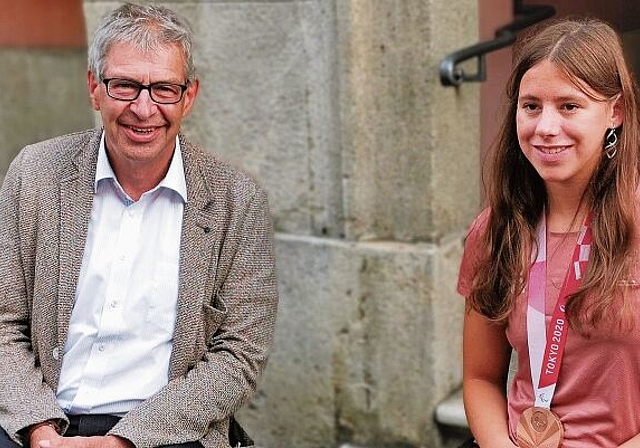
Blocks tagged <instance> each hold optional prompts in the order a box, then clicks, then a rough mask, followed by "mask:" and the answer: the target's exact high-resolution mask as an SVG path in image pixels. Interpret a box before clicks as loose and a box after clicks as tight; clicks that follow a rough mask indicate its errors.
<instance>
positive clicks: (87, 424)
mask: <svg viewBox="0 0 640 448" xmlns="http://www.w3.org/2000/svg"><path fill="white" fill-rule="evenodd" d="M118 420H120V418H119V417H114V416H113V415H78V416H76V415H70V416H69V422H70V423H69V429H67V432H66V433H65V434H64V435H65V437H67V436H68V437H72V436H84V437H88V436H103V435H105V434H106V433H107V432H109V430H110V429H111V428H113V427H114V426H115V424H116V423H118ZM0 448H20V445H18V444H16V443H15V442H14V441H13V440H11V439H10V438H9V436H8V435H7V433H6V432H5V431H4V430H0ZM158 448H202V445H201V444H200V443H198V442H188V443H183V444H181V445H164V446H162V447H158Z"/></svg>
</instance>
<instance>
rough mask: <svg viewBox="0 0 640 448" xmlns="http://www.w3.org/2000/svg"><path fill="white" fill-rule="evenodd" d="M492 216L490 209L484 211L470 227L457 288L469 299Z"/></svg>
mask: <svg viewBox="0 0 640 448" xmlns="http://www.w3.org/2000/svg"><path fill="white" fill-rule="evenodd" d="M490 215H491V210H490V209H489V208H485V209H484V210H482V211H481V212H480V214H479V215H478V216H476V218H475V219H474V220H473V222H472V223H471V225H470V226H469V230H468V232H467V236H466V238H465V242H464V252H463V254H462V260H461V262H460V270H459V272H458V287H457V289H458V292H459V293H460V294H461V295H462V296H464V297H467V296H468V295H469V293H470V292H471V284H472V282H473V277H474V276H475V273H476V271H477V269H478V266H479V263H480V262H481V261H482V258H483V257H482V254H483V253H484V251H483V247H484V246H483V244H482V238H483V237H484V234H485V232H486V231H487V227H488V225H489V216H490Z"/></svg>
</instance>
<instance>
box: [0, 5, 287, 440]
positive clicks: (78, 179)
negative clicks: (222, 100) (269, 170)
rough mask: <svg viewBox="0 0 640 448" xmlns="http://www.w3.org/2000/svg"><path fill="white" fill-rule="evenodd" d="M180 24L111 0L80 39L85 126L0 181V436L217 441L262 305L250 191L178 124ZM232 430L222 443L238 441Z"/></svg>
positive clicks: (265, 257) (253, 343) (184, 45)
mask: <svg viewBox="0 0 640 448" xmlns="http://www.w3.org/2000/svg"><path fill="white" fill-rule="evenodd" d="M191 46H192V41H191V36H190V31H189V28H188V26H187V25H186V23H185V22H184V20H183V19H181V18H180V17H178V16H177V15H176V14H175V13H173V12H172V11H170V10H168V9H166V8H163V7H156V6H135V5H131V4H126V5H124V6H122V7H120V8H119V9H117V10H116V11H114V12H112V13H111V14H109V15H108V16H107V17H106V18H105V19H103V21H102V22H101V24H100V25H99V27H98V29H97V31H96V34H95V38H94V41H93V42H92V44H91V46H90V49H89V72H88V84H89V93H90V97H91V102H92V105H93V107H94V109H95V110H97V111H99V112H100V115H101V117H102V122H103V128H102V129H96V130H90V131H86V132H81V133H77V134H72V135H67V136H63V137H59V138H55V139H52V140H49V141H46V142H42V143H39V144H36V145H32V146H28V147H26V148H25V149H23V151H22V152H21V153H20V154H19V155H18V156H17V157H16V159H15V160H14V162H13V163H12V165H11V167H10V169H9V171H8V173H7V175H6V178H5V181H4V184H3V186H2V190H1V192H0V360H2V362H1V364H0V426H1V427H2V429H3V430H4V431H0V447H3V448H4V447H16V446H25V447H31V448H37V447H42V448H44V447H51V448H57V447H62V448H75V447H84V448H87V447H89V448H92V447H100V448H110V447H114V448H116V447H127V448H131V447H134V446H135V447H161V446H163V447H182V448H195V447H229V446H230V445H231V444H233V446H239V445H237V444H238V443H239V442H245V443H246V445H247V446H248V445H249V444H250V442H246V441H245V440H244V437H243V435H244V434H243V433H242V431H241V429H240V428H239V427H238V426H237V424H236V423H235V421H234V420H233V413H234V412H235V411H236V410H237V409H238V408H239V407H240V406H241V405H242V404H243V403H244V402H246V400H247V399H248V398H249V397H250V395H251V394H252V392H253V391H254V390H255V387H256V381H257V379H258V377H259V375H260V373H261V372H262V370H263V369H264V366H265V363H266V358H267V351H268V349H269V346H270V344H271V341H272V337H273V327H274V322H275V315H276V303H277V292H276V280H275V273H274V259H273V248H272V236H271V222H270V218H269V214H268V206H267V201H266V196H265V193H264V191H263V190H262V189H260V188H259V187H258V186H257V185H256V184H255V183H254V182H252V181H251V180H250V179H249V178H248V177H247V176H246V175H244V174H242V173H241V172H238V171H237V170H234V169H232V168H231V167H229V166H227V165H225V164H223V163H221V162H220V161H218V160H217V159H215V158H214V157H213V156H211V155H208V154H207V153H205V152H203V151H201V150H200V149H198V148H196V147H194V146H193V145H192V144H190V143H189V142H188V141H187V140H185V139H184V137H183V136H182V135H181V134H179V129H180V124H181V122H182V119H183V118H184V117H185V116H187V114H188V113H189V112H190V111H191V108H192V106H193V104H194V101H195V99H196V96H197V94H198V86H199V84H198V80H197V79H196V77H195V73H194V68H193V62H192V56H191ZM238 435H239V439H238V437H237V436H238Z"/></svg>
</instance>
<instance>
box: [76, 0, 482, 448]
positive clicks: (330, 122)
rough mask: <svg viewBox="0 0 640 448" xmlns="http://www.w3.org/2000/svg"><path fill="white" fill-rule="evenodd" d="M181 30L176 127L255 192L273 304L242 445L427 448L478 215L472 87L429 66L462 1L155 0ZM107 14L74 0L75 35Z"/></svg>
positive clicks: (452, 31)
mask: <svg viewBox="0 0 640 448" xmlns="http://www.w3.org/2000/svg"><path fill="white" fill-rule="evenodd" d="M162 3H163V4H165V5H167V6H168V7H170V8H173V9H175V10H177V11H179V12H181V13H183V14H185V15H186V16H187V17H189V18H190V20H191V22H192V24H193V26H194V29H195V32H196V35H197V39H198V41H197V44H198V53H197V61H196V64H197V65H198V66H199V69H200V78H201V81H202V85H201V96H200V97H199V99H198V102H197V105H196V108H195V110H194V113H193V114H192V116H191V117H190V118H189V120H188V121H187V123H185V131H186V133H187V134H188V135H190V136H191V137H192V139H193V140H195V141H198V142H200V143H201V144H202V145H203V146H205V147H206V148H207V149H208V150H211V151H213V152H216V153H218V154H221V155H222V156H223V157H224V158H226V159H228V160H230V161H231V162H232V163H235V164H238V165H240V166H242V167H244V168H245V169H247V170H249V171H250V172H252V173H253V174H254V175H255V176H256V177H257V178H258V179H259V180H260V181H261V182H262V183H263V184H264V185H265V186H266V188H267V190H268V192H269V196H270V202H271V206H272V209H273V214H274V219H275V226H276V231H277V235H276V251H277V254H276V255H277V264H278V272H279V286H280V294H281V304H280V313H279V319H278V327H277V332H276V343H275V347H274V350H273V354H272V357H271V360H270V363H269V366H268V368H267V372H266V374H265V377H264V380H263V382H262V383H261V385H260V388H259V391H258V393H257V394H256V396H255V398H254V399H253V400H252V401H251V403H249V404H248V405H247V406H246V407H245V408H244V409H243V410H242V411H241V413H240V414H239V419H240V420H241V422H242V423H243V425H245V426H246V427H247V428H248V430H249V431H250V432H251V434H252V435H253V436H254V437H255V439H256V441H257V443H258V445H260V446H263V447H267V448H280V447H292V446H296V447H303V448H312V447H313V448H316V447H337V446H339V445H341V444H346V443H351V444H356V445H361V446H376V447H385V446H386V447H400V446H403V447H404V446H406V447H419V446H420V447H439V446H440V444H441V443H440V439H439V435H438V432H437V428H436V427H435V424H434V417H433V411H434V408H435V406H436V404H437V403H438V402H439V401H441V400H442V399H443V398H444V397H445V396H447V395H448V394H449V393H450V391H451V390H452V389H453V388H455V387H457V386H459V383H460V379H461V359H460V358H461V356H460V355H461V320H462V312H463V301H462V299H460V298H458V297H457V296H456V293H455V282H456V275H457V268H458V263H459V259H460V255H461V248H462V238H463V236H464V234H465V231H466V228H467V226H468V224H469V222H470V221H471V219H472V218H473V216H475V214H476V213H477V211H478V197H479V182H478V179H479V166H478V159H479V156H478V148H479V104H478V103H479V89H478V87H477V86H474V85H465V86H464V88H462V89H454V88H450V87H448V88H445V87H442V86H441V85H440V82H439V77H438V64H439V62H440V60H441V59H442V58H443V57H444V56H445V55H446V54H448V53H450V52H452V51H455V50H457V49H459V48H460V47H463V46H467V45H470V44H473V43H475V42H477V40H478V38H477V28H478V16H477V1H475V0H461V1H458V2H451V1H450V2H425V1H424V0H290V1H244V0H236V1H233V2H229V1H215V0H214V1H186V0H185V1H178V0H175V1H165V2H162ZM117 4H118V3H117V2H111V1H95V0H84V7H85V14H86V18H87V27H88V30H89V31H90V32H91V31H92V30H93V29H95V25H96V22H97V20H98V18H99V17H100V16H101V15H102V14H103V13H104V12H106V11H107V10H109V9H111V8H114V7H115V6H117Z"/></svg>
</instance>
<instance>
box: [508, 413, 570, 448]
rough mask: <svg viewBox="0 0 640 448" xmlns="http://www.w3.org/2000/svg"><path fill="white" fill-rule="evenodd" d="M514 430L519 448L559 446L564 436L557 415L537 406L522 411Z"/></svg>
mask: <svg viewBox="0 0 640 448" xmlns="http://www.w3.org/2000/svg"><path fill="white" fill-rule="evenodd" d="M516 431H517V438H518V446H519V447H520V448H559V447H560V442H562V438H563V436H564V429H563V428H562V423H560V419H558V416H557V415H556V414H554V413H553V412H551V411H550V410H549V409H545V408H539V407H532V408H529V409H527V410H525V411H524V412H523V413H522V415H521V416H520V420H519V421H518V428H517V430H516Z"/></svg>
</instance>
